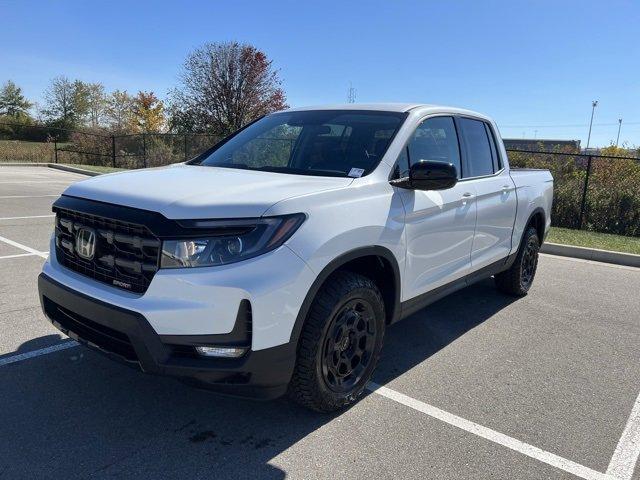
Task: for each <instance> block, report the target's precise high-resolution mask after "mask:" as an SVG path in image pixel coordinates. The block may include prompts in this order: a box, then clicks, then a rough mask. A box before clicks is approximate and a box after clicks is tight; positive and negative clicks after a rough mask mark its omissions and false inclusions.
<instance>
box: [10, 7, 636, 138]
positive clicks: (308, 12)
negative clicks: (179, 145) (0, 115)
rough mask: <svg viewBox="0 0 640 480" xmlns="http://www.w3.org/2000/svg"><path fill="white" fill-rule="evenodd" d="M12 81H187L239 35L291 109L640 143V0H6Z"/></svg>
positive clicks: (150, 84)
mask: <svg viewBox="0 0 640 480" xmlns="http://www.w3.org/2000/svg"><path fill="white" fill-rule="evenodd" d="M0 19H1V20H0V24H1V28H0V82H4V81H5V80H7V79H12V80H13V81H15V82H16V83H18V84H19V85H20V86H22V87H23V90H24V91H25V93H26V94H27V95H28V96H29V97H30V98H33V99H36V100H38V99H40V98H41V95H42V91H43V90H44V89H45V88H46V86H47V84H48V82H49V81H50V79H51V78H52V77H54V76H57V75H61V74H64V75H67V76H68V77H70V78H79V79H81V80H85V81H100V82H102V83H103V84H104V85H105V86H106V87H107V89H108V90H112V89H116V88H119V89H127V90H129V91H131V92H135V91H137V90H139V89H144V90H153V91H154V92H155V93H156V94H157V95H159V96H160V97H164V96H165V95H166V92H167V91H168V90H169V89H170V88H171V87H172V86H174V85H175V84H176V81H177V76H178V73H179V71H180V67H181V64H182V62H183V60H184V58H185V56H186V55H187V53H188V52H189V51H191V50H192V49H193V48H195V47H197V46H199V45H201V44H203V43H205V42H215V41H225V40H238V41H241V42H248V43H252V44H254V45H255V46H257V47H258V48H260V49H262V50H263V51H265V52H266V53H267V55H268V56H269V57H270V58H271V59H272V60H273V61H274V65H275V66H276V67H277V68H279V69H280V73H281V76H282V79H283V81H284V89H285V91H286V93H287V98H288V103H289V104H290V105H292V106H299V105H308V104H318V103H335V102H345V101H346V98H347V91H348V88H349V82H352V83H353V86H354V88H356V90H357V101H358V102H370V101H418V102H426V103H441V104H448V105H455V106H461V107H466V108H471V109H474V110H478V111H481V112H484V113H487V114H489V115H491V116H493V117H494V118H495V119H496V121H497V122H498V124H499V126H500V129H501V132H502V135H503V136H504V137H515V138H521V137H522V136H523V135H524V136H526V137H527V138H532V137H534V136H535V135H537V138H567V139H581V140H582V141H583V145H584V144H585V143H586V137H587V131H588V122H589V115H590V112H591V101H592V100H594V99H598V100H599V102H600V103H599V106H598V108H597V109H596V115H595V120H594V131H593V134H592V140H591V144H592V145H606V144H608V143H609V142H610V141H612V140H615V137H616V133H617V119H618V118H623V126H622V134H621V138H620V141H621V142H623V141H626V142H629V143H630V144H632V145H636V146H640V37H639V36H638V32H639V31H640V2H637V1H632V0H628V1H623V0H607V1H604V0H603V1H600V2H597V1H592V0H582V1H573V0H555V1H546V0H544V1H543V0H540V1H516V0H511V1H491V0H485V1H473V0H468V1H462V0H461V1H446V0H439V1H437V2H436V1H426V0H425V1H404V0H396V1H392V0H389V1H385V2H382V1H374V0H371V1H344V0H342V1H332V0H323V1H320V2H304V1H297V2H293V1H291V2H288V1H286V2H285V1H268V2H267V1H260V2H250V1H234V2H221V1H220V2H212V1H199V2H195V1H194V2H189V1H183V2H146V1H132V0H129V1H128V2H120V1H110V2H106V1H104V2H86V1H66V2H36V1H27V0H21V1H18V0H15V1H14V0H11V1H8V0H0Z"/></svg>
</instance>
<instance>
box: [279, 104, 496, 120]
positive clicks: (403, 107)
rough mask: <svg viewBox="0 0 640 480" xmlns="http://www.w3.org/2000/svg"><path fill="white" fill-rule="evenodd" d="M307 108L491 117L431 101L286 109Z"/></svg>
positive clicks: (291, 110) (297, 108)
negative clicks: (443, 113) (433, 103)
mask: <svg viewBox="0 0 640 480" xmlns="http://www.w3.org/2000/svg"><path fill="white" fill-rule="evenodd" d="M305 110H372V111H381V112H408V111H415V110H420V111H421V112H422V113H430V112H431V111H432V112H435V113H439V112H446V113H458V114H461V115H465V114H467V115H472V116H477V117H481V118H485V119H489V118H488V117H487V116H486V115H484V114H482V113H478V112H474V111H471V110H465V109H462V108H458V107H448V106H445V105H432V104H429V103H342V104H340V103H337V104H331V105H313V106H308V107H295V108H290V109H288V110H285V111H286V112H296V111H305Z"/></svg>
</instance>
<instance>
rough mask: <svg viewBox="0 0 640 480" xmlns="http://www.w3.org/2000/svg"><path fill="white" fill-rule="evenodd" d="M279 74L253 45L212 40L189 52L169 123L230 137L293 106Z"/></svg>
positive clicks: (173, 94)
mask: <svg viewBox="0 0 640 480" xmlns="http://www.w3.org/2000/svg"><path fill="white" fill-rule="evenodd" d="M278 73H279V72H278V71H277V70H274V69H273V66H272V61H271V60H269V59H268V58H267V56H266V54H265V53H263V52H261V51H260V50H258V49H256V48H255V47H253V46H251V45H248V44H240V43H238V42H227V43H207V44H205V45H204V46H203V47H201V48H199V49H197V50H195V51H194V52H192V53H191V54H189V55H188V57H187V59H186V61H185V63H184V66H183V72H182V73H181V75H180V85H179V86H178V87H177V88H176V89H174V90H173V91H172V92H171V93H170V108H169V111H170V122H169V126H170V128H171V129H172V130H174V131H197V132H206V133H214V134H222V135H226V134H229V133H231V132H233V131H235V130H237V129H239V128H241V127H243V126H244V125H246V124H247V123H249V122H251V121H252V120H254V119H255V118H257V117H259V116H261V115H265V114H267V113H271V112H274V111H277V110H282V109H284V108H287V105H286V103H285V94H284V92H283V90H282V88H281V87H280V86H281V84H282V82H281V80H280V78H279V76H278Z"/></svg>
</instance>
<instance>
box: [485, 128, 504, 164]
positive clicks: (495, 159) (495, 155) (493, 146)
mask: <svg viewBox="0 0 640 480" xmlns="http://www.w3.org/2000/svg"><path fill="white" fill-rule="evenodd" d="M484 128H486V129H487V136H488V137H489V143H490V144H491V155H492V156H493V171H494V172H497V171H498V170H501V169H502V161H501V160H500V154H498V149H497V145H496V137H495V135H494V134H493V129H492V128H491V127H490V126H489V124H488V123H485V124H484Z"/></svg>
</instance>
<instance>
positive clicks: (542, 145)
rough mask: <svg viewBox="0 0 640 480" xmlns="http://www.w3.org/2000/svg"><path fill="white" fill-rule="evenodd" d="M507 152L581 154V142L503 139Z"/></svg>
mask: <svg viewBox="0 0 640 480" xmlns="http://www.w3.org/2000/svg"><path fill="white" fill-rule="evenodd" d="M502 141H503V142H504V146H505V148H506V149H507V150H532V151H544V152H554V151H558V150H562V151H563V152H576V153H580V140H548V139H542V138H535V139H534V138H503V139H502Z"/></svg>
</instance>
